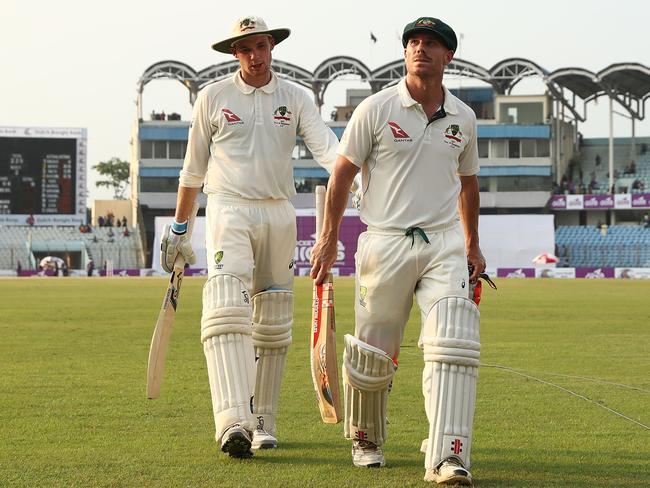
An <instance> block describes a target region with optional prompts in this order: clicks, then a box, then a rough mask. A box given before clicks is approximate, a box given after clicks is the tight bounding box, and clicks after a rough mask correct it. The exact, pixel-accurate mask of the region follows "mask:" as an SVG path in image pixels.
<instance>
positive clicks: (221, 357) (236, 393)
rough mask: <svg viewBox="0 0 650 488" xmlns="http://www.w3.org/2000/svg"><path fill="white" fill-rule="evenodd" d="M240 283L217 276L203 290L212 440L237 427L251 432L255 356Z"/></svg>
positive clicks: (246, 300)
mask: <svg viewBox="0 0 650 488" xmlns="http://www.w3.org/2000/svg"><path fill="white" fill-rule="evenodd" d="M243 292H246V289H245V287H244V285H243V284H242V282H241V281H240V280H239V279H238V278H236V277H235V276H232V275H217V276H214V277H212V278H210V279H209V280H208V281H207V283H206V284H205V286H204V287H203V315H202V317H201V340H202V341H203V352H204V353H205V359H206V362H207V366H208V378H209V380H210V393H211V395H212V410H213V413H214V424H215V428H216V434H215V437H216V439H217V442H221V436H222V435H223V432H224V431H225V430H226V429H227V428H228V427H230V426H231V425H233V424H236V423H239V424H241V425H242V426H243V427H244V428H246V429H248V430H250V431H252V430H253V429H254V427H255V425H256V424H257V423H256V422H255V419H254V417H253V414H252V413H251V408H250V404H251V396H252V395H253V388H254V387H255V355H254V348H253V339H252V337H251V333H252V327H251V307H250V303H249V302H250V299H249V298H248V293H247V292H246V293H243Z"/></svg>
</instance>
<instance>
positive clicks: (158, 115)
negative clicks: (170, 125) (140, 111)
mask: <svg viewBox="0 0 650 488" xmlns="http://www.w3.org/2000/svg"><path fill="white" fill-rule="evenodd" d="M151 120H181V114H179V113H176V112H172V113H170V114H165V111H164V110H163V111H162V112H156V111H155V110H152V111H151Z"/></svg>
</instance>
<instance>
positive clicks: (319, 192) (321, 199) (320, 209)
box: [316, 185, 325, 241]
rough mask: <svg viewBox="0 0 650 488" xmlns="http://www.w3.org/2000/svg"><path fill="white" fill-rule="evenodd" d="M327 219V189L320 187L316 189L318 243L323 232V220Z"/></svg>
mask: <svg viewBox="0 0 650 488" xmlns="http://www.w3.org/2000/svg"><path fill="white" fill-rule="evenodd" d="M324 218H325V187H324V186H323V185H318V186H317V187H316V241H318V240H319V239H320V234H321V232H322V231H323V220H324Z"/></svg>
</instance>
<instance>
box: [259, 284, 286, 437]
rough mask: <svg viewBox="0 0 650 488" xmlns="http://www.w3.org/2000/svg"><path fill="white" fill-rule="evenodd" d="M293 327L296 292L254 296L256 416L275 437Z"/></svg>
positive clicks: (268, 293) (267, 293) (271, 291)
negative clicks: (261, 418) (294, 296)
mask: <svg viewBox="0 0 650 488" xmlns="http://www.w3.org/2000/svg"><path fill="white" fill-rule="evenodd" d="M292 325H293V293H292V292H290V291H286V290H269V291H263V292H261V293H258V294H256V295H255V296H253V345H254V346H255V357H256V361H257V364H256V369H257V372H256V381H255V395H254V397H253V414H254V415H255V417H259V416H262V417H263V419H264V429H265V430H266V431H267V432H269V433H271V434H275V416H276V414H277V411H278V399H279V397H280V387H281V386H282V376H283V373H284V365H285V362H286V358H287V349H288V348H289V344H291V326H292Z"/></svg>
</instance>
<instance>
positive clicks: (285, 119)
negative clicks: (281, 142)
mask: <svg viewBox="0 0 650 488" xmlns="http://www.w3.org/2000/svg"><path fill="white" fill-rule="evenodd" d="M291 115H293V114H292V113H291V112H289V109H287V107H286V106H285V105H280V106H279V107H278V108H276V109H275V112H273V123H274V124H275V125H279V126H281V127H285V126H288V125H291Z"/></svg>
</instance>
